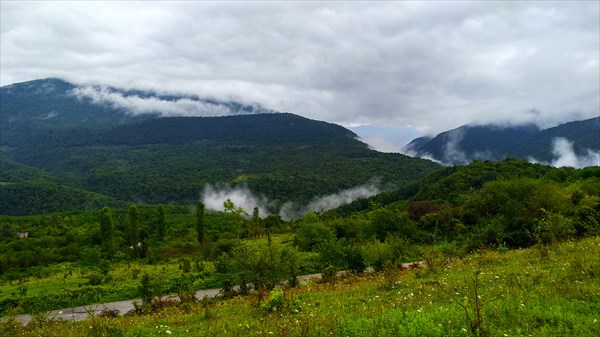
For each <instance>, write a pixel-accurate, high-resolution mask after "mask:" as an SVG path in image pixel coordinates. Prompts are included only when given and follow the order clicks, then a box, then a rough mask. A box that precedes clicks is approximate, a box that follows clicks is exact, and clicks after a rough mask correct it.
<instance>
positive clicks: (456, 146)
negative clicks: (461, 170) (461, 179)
mask: <svg viewBox="0 0 600 337" xmlns="http://www.w3.org/2000/svg"><path fill="white" fill-rule="evenodd" d="M464 136H465V135H464V131H463V130H461V129H457V130H451V131H448V140H447V142H446V144H444V157H443V158H444V159H443V161H444V162H445V163H448V164H453V165H462V164H468V163H469V161H470V160H469V158H468V156H467V154H466V153H465V152H464V151H462V150H461V149H460V142H461V141H462V140H463V138H464Z"/></svg>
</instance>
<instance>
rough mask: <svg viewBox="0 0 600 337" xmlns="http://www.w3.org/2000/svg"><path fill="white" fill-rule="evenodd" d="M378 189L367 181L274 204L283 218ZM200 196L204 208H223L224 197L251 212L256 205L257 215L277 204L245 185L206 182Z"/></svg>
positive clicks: (342, 202) (336, 204) (331, 206)
mask: <svg viewBox="0 0 600 337" xmlns="http://www.w3.org/2000/svg"><path fill="white" fill-rule="evenodd" d="M379 192H380V189H379V188H378V187H377V186H376V183H374V182H373V183H368V184H365V185H361V186H357V187H354V188H349V189H346V190H341V191H339V192H337V193H333V194H329V195H325V196H318V197H315V198H314V199H313V200H312V201H311V202H309V203H308V204H307V205H300V204H298V203H293V202H287V203H284V204H283V205H281V206H280V207H278V208H279V212H278V215H279V216H281V218H282V219H285V220H290V219H298V218H301V217H302V216H304V215H305V214H306V213H308V212H323V211H327V210H330V209H334V208H337V207H340V206H342V205H345V204H349V203H351V202H352V201H354V200H356V199H359V198H368V197H371V196H373V195H376V194H377V193H379ZM201 198H202V202H203V203H204V205H205V206H206V208H207V209H211V210H215V211H223V210H224V205H223V203H224V202H225V201H226V200H227V199H229V200H231V201H232V202H233V204H234V205H235V207H236V208H239V207H241V208H242V209H243V210H244V211H245V212H246V213H248V214H252V211H253V209H254V207H258V209H259V214H260V215H261V217H264V216H266V215H269V214H273V213H271V212H269V210H270V209H274V208H277V206H276V205H275V204H274V202H273V201H270V200H267V199H266V198H264V197H259V196H256V195H254V194H253V193H252V191H250V190H249V189H248V188H245V187H216V186H211V185H206V186H205V188H204V191H203V192H202V193H201Z"/></svg>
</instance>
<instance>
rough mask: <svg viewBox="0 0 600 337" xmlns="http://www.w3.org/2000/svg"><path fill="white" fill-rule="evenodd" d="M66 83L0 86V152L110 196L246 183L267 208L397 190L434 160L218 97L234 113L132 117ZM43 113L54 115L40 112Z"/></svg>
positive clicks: (179, 198)
mask: <svg viewBox="0 0 600 337" xmlns="http://www.w3.org/2000/svg"><path fill="white" fill-rule="evenodd" d="M73 88H75V86H74V85H72V84H68V83H66V82H62V81H60V80H52V79H51V80H41V81H33V82H26V83H24V84H15V85H12V86H8V87H3V88H2V94H3V104H2V109H1V114H0V115H1V116H2V121H3V123H2V125H3V128H4V131H6V133H3V136H2V137H3V138H2V145H4V146H3V147H2V148H1V149H0V150H1V151H2V157H3V158H4V159H8V160H11V161H14V162H17V163H20V164H23V165H26V166H28V167H31V168H35V169H37V170H40V171H42V172H44V173H45V174H49V175H50V176H52V177H54V178H56V179H54V182H55V183H58V184H63V183H66V184H67V185H68V188H70V189H73V188H75V189H77V190H81V191H88V192H93V193H95V195H103V196H106V197H109V198H111V199H110V200H113V201H115V200H120V201H125V202H137V203H150V204H155V203H175V204H191V203H194V202H195V201H196V200H197V199H198V195H199V193H200V192H201V191H202V190H203V189H204V188H205V186H206V185H207V184H210V185H220V186H232V187H236V186H238V187H244V188H248V189H249V190H250V191H251V192H252V193H254V194H256V195H258V196H259V197H264V198H266V199H267V200H268V202H269V207H271V209H272V210H273V211H274V212H276V209H277V208H278V207H280V206H281V205H282V204H284V203H286V202H296V203H300V204H306V203H308V202H309V201H310V200H312V199H313V198H315V197H317V196H322V195H327V194H331V193H335V192H338V191H340V190H343V189H348V188H352V187H355V186H358V185H362V184H366V183H370V182H373V181H375V180H377V181H379V182H380V185H381V186H379V187H380V188H384V189H386V188H393V187H398V186H401V185H404V184H406V183H408V182H411V181H414V180H416V179H419V178H421V177H423V176H424V175H425V174H426V173H428V172H431V171H433V170H435V169H437V168H439V167H440V166H439V165H438V164H435V163H432V162H430V161H426V160H422V159H416V158H410V157H408V156H404V155H400V154H384V153H379V152H376V151H373V150H370V149H369V148H368V147H367V145H366V144H364V143H362V142H360V141H358V140H357V139H356V135H355V134H354V133H352V132H351V131H349V130H347V129H345V128H343V127H341V126H339V125H335V124H331V123H326V122H320V121H315V120H310V119H307V118H303V117H300V116H296V115H293V114H289V113H261V114H256V113H253V114H247V115H244V114H241V115H240V114H239V113H240V112H244V111H247V110H248V109H246V108H245V107H244V106H242V105H239V104H238V105H235V104H234V103H222V104H224V106H227V107H228V109H230V111H233V110H235V109H237V110H235V111H237V113H238V114H235V115H231V116H222V117H166V118H158V116H157V115H142V116H138V117H135V118H134V117H132V115H130V114H128V113H127V112H126V111H122V110H119V109H115V107H113V106H110V105H99V106H98V103H94V102H91V101H85V100H80V99H77V98H74V97H72V95H70V94H69V92H71V91H72V90H73ZM122 94H123V95H134V94H135V95H138V96H136V97H139V96H144V95H150V94H149V93H146V94H143V93H139V92H137V93H131V92H129V93H122ZM153 97H155V96H153ZM4 99H6V100H7V104H4ZM162 99H165V100H167V99H175V98H169V97H162ZM215 104H216V103H215ZM234 108H235V109H234ZM52 109H54V110H52ZM48 111H59V112H60V114H58V112H57V115H55V116H52V117H50V118H44V117H43V116H45V115H44V114H45V113H46V112H48ZM252 111H253V112H256V111H254V110H252ZM261 111H262V110H261ZM59 115H60V116H61V118H63V119H64V120H63V119H59V118H58V116H59ZM5 121H6V123H5ZM61 177H68V179H67V180H66V182H65V180H64V179H62V178H61ZM22 180H23V183H25V182H27V179H22ZM8 186H10V188H8ZM18 186H21V185H5V186H4V187H2V188H3V191H2V193H4V194H3V195H4V196H5V197H6V198H8V199H11V198H13V199H18V198H20V196H19V195H20V194H22V193H31V184H30V185H29V187H28V188H27V189H25V187H23V191H19V187H18ZM22 186H25V185H22ZM36 186H38V187H39V184H37V185H36ZM44 187H45V188H46V189H47V188H49V187H50V185H47V184H46V185H45V186H44ZM65 191H66V190H55V192H56V193H58V194H61V193H63V192H65ZM69 191H71V190H69ZM69 193H71V192H69ZM73 193H74V192H73ZM36 195H48V193H42V192H39V193H38V192H36ZM88 196H89V195H88ZM59 199H60V198H59ZM86 199H87V197H86ZM100 199H101V200H108V199H102V198H100ZM48 202H51V203H54V202H55V201H53V200H48ZM42 204H43V202H42V200H41V199H40V207H35V211H37V210H45V209H46V210H56V208H55V207H53V206H52V207H50V206H48V207H43V206H42ZM85 204H86V205H89V204H90V203H88V202H86V203H85ZM92 204H96V203H92ZM100 204H102V202H101V203H100ZM109 204H111V203H109ZM19 205H21V206H19ZM77 207H78V206H77V205H73V208H71V209H77ZM61 209H62V208H61ZM32 212H34V209H31V208H29V207H26V206H25V205H24V204H20V203H13V202H7V203H5V204H4V207H3V209H2V210H0V213H1V214H32Z"/></svg>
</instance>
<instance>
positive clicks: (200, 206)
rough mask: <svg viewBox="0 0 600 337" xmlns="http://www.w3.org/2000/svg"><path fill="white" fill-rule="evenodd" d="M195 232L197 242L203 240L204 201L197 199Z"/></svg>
mask: <svg viewBox="0 0 600 337" xmlns="http://www.w3.org/2000/svg"><path fill="white" fill-rule="evenodd" d="M196 232H197V233H198V242H199V243H202V242H203V241H204V203H203V202H202V201H198V203H197V204H196Z"/></svg>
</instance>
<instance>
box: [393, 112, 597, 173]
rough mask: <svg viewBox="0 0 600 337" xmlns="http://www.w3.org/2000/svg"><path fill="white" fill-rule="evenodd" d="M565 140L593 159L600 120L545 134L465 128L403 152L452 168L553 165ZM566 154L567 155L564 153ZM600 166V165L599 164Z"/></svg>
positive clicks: (507, 128) (491, 127)
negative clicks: (523, 162)
mask: <svg viewBox="0 0 600 337" xmlns="http://www.w3.org/2000/svg"><path fill="white" fill-rule="evenodd" d="M561 139H564V140H566V141H565V144H567V146H566V147H567V148H566V149H564V151H569V154H571V152H572V155H573V156H590V153H592V155H591V157H590V158H591V162H592V164H593V163H594V161H597V160H595V157H594V156H593V153H594V152H598V151H600V117H596V118H591V119H587V120H583V121H574V122H569V123H565V124H561V125H558V126H556V127H552V128H549V129H545V130H539V129H538V128H537V127H536V126H534V125H520V126H496V125H477V126H475V125H463V126H461V127H459V128H456V129H453V130H450V131H446V132H442V133H440V134H438V135H437V136H435V137H433V138H427V137H421V138H417V139H415V140H413V141H412V142H411V143H409V144H408V145H406V146H405V147H404V149H403V151H404V152H405V153H411V154H414V155H416V156H419V157H428V158H432V159H434V160H437V161H440V162H442V163H444V164H449V165H460V164H466V163H469V162H471V161H473V160H502V159H504V158H507V157H516V158H522V159H528V160H536V161H542V162H547V163H551V162H553V161H555V160H557V156H560V155H561V154H562V153H560V152H561V151H559V150H557V145H556V144H557V143H556V142H557V141H559V140H561ZM564 151H563V152H564ZM596 165H600V163H598V164H596Z"/></svg>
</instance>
